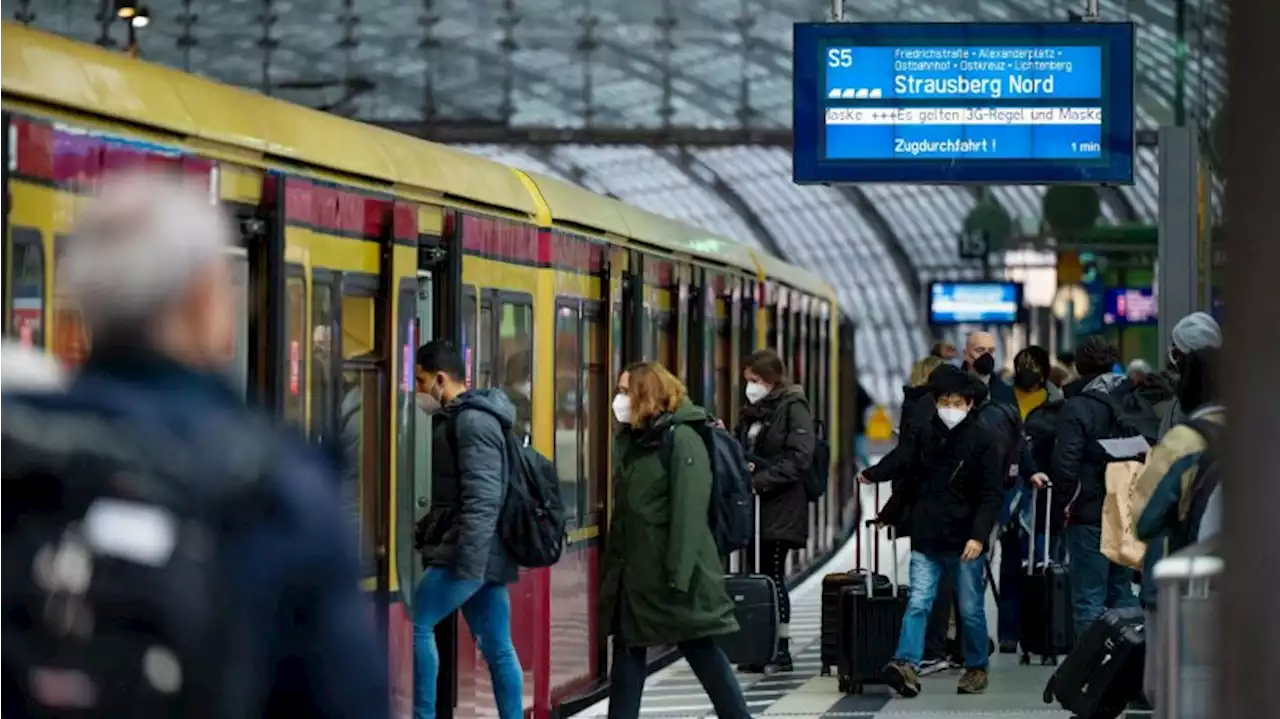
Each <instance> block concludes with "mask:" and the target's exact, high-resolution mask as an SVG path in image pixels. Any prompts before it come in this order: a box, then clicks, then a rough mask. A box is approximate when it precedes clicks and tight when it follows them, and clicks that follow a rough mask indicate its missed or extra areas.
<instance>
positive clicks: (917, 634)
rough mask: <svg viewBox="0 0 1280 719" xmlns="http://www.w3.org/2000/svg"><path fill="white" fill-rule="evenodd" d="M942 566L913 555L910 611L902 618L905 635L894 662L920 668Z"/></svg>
mask: <svg viewBox="0 0 1280 719" xmlns="http://www.w3.org/2000/svg"><path fill="white" fill-rule="evenodd" d="M941 574H942V567H941V565H940V564H939V563H938V562H937V561H935V560H934V559H932V558H930V557H928V556H926V555H925V554H923V553H921V552H912V553H911V593H910V595H909V598H908V599H907V611H906V614H905V615H904V616H903V617H902V631H901V632H900V633H899V634H898V648H897V651H895V652H894V654H893V657H894V659H896V660H898V661H902V662H906V663H907V664H910V665H911V666H913V667H918V666H920V661H921V658H922V655H923V652H924V634H925V625H926V624H927V623H928V622H929V609H930V608H931V607H932V606H933V605H934V604H935V597H937V594H938V580H939V577H940V576H941Z"/></svg>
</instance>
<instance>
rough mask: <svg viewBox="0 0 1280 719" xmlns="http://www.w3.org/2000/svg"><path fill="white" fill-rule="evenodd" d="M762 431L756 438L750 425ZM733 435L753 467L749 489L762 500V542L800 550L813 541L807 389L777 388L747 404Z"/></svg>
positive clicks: (810, 421) (810, 423)
mask: <svg viewBox="0 0 1280 719" xmlns="http://www.w3.org/2000/svg"><path fill="white" fill-rule="evenodd" d="M756 423H760V425H761V427H760V431H759V433H758V434H757V435H756V436H755V438H754V439H752V438H751V437H750V436H749V435H750V429H751V427H752V425H754V424H756ZM734 435H735V436H736V437H737V438H738V441H739V442H741V443H742V446H743V447H744V448H745V449H746V453H747V459H748V461H750V462H753V463H754V464H755V473H754V475H753V476H752V478H751V486H752V488H753V489H755V491H756V494H757V495H759V497H760V537H761V539H767V540H772V541H780V542H788V543H790V544H792V545H795V546H796V547H800V546H804V544H805V542H807V541H808V540H809V497H808V495H807V494H806V490H805V478H806V476H808V474H809V468H810V465H811V464H812V463H813V447H814V434H813V414H812V413H811V412H810V411H809V402H808V400H806V399H805V396H804V390H802V389H801V388H799V387H778V388H775V389H774V390H773V391H772V392H770V393H769V395H768V396H767V397H765V398H764V399H762V400H760V402H759V403H758V404H754V405H747V406H746V407H745V408H744V409H743V410H742V415H741V416H740V417H739V419H738V427H737V429H736V430H735V431H734Z"/></svg>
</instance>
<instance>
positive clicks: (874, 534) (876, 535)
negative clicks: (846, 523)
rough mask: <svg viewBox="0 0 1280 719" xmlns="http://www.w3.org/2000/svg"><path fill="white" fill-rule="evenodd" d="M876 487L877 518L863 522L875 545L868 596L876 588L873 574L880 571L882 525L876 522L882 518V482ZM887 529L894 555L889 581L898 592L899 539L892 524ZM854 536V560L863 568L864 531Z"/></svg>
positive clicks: (869, 575) (859, 567)
mask: <svg viewBox="0 0 1280 719" xmlns="http://www.w3.org/2000/svg"><path fill="white" fill-rule="evenodd" d="M875 488H876V489H875V499H874V500H873V501H874V502H875V505H876V516H875V518H873V519H868V520H866V521H865V522H864V523H863V524H864V526H865V527H866V528H867V529H870V530H871V544H872V547H873V549H872V550H871V571H870V572H867V573H866V576H865V579H866V582H867V596H871V593H872V591H873V589H874V583H873V581H872V580H873V575H876V574H879V573H880V526H879V525H878V524H877V523H876V520H878V519H879V518H880V484H879V483H877V484H876V485H875ZM885 529H886V530H887V531H888V532H889V552H890V553H891V554H892V555H893V575H892V576H891V577H890V578H889V583H890V585H892V588H893V592H894V593H897V591H898V547H897V545H896V544H895V541H896V540H897V531H896V530H895V529H894V528H893V527H892V526H889V527H886V528H885ZM854 536H855V537H856V540H855V542H854V553H855V554H856V559H855V560H854V561H856V562H857V566H856V567H855V569H862V532H861V531H858V532H857V533H855V535H854Z"/></svg>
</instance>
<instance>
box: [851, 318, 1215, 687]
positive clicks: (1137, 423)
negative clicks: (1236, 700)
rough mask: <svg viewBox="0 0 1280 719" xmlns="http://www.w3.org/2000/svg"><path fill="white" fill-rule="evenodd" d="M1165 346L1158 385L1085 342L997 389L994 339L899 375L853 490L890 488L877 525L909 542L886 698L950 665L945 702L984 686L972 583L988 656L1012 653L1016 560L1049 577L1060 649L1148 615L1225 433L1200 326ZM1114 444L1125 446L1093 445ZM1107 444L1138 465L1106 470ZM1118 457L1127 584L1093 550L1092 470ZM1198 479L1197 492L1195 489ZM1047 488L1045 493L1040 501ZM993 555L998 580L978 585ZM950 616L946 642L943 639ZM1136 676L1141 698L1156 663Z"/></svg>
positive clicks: (1026, 358) (1205, 498) (1210, 494)
mask: <svg viewBox="0 0 1280 719" xmlns="http://www.w3.org/2000/svg"><path fill="white" fill-rule="evenodd" d="M1171 342H1172V348H1171V349H1170V352H1169V356H1168V361H1167V362H1166V363H1165V366H1164V367H1162V368H1161V369H1160V370H1159V371H1156V370H1154V369H1153V368H1152V367H1151V366H1150V365H1149V364H1148V363H1146V362H1144V361H1141V360H1138V361H1133V362H1130V363H1129V365H1128V367H1127V368H1126V367H1122V366H1121V365H1120V354H1119V351H1118V350H1117V348H1116V347H1115V346H1114V345H1113V344H1111V343H1110V342H1108V341H1107V340H1106V339H1105V338H1104V337H1102V336H1097V335H1095V336H1088V337H1085V338H1084V339H1083V340H1082V341H1081V343H1080V344H1079V346H1078V347H1076V348H1075V350H1074V351H1073V352H1070V353H1063V354H1061V355H1059V356H1058V361H1057V362H1056V363H1055V362H1053V361H1052V359H1051V355H1050V353H1049V352H1048V351H1047V350H1045V349H1044V348H1041V347H1036V346H1031V347H1026V348H1024V349H1022V350H1021V351H1019V352H1018V353H1017V354H1016V355H1015V356H1014V358H1013V360H1012V362H1011V370H1012V371H1011V372H1010V373H1008V374H1009V377H1010V381H1009V382H1008V383H1006V382H1005V381H1004V379H1002V378H1001V377H999V376H997V373H996V372H994V371H993V370H994V368H995V366H996V362H995V353H996V346H995V341H994V338H992V336H991V335H990V334H988V333H985V332H974V333H972V334H970V335H969V336H968V338H967V341H966V343H965V347H964V349H963V350H962V351H957V349H956V348H955V347H954V346H953V345H951V344H950V343H946V342H940V343H938V344H936V345H935V346H934V347H933V348H932V351H931V352H930V355H929V356H928V357H926V358H924V359H922V360H920V361H919V362H917V363H916V365H915V366H914V367H913V368H912V371H911V382H910V385H909V386H908V387H906V388H904V391H903V404H902V413H901V420H900V424H899V440H898V444H897V446H896V447H894V448H893V449H892V450H891V451H890V452H889V453H888V454H886V455H885V456H884V457H883V458H882V459H881V461H880V462H879V463H878V464H877V465H876V466H874V467H871V468H869V469H867V470H866V471H864V472H863V473H862V474H861V476H860V480H861V481H863V482H867V483H876V482H890V483H892V487H893V493H892V496H891V497H890V499H889V501H888V502H886V503H885V505H884V507H882V508H881V510H880V514H879V518H878V521H879V522H880V523H882V524H887V525H893V526H895V527H897V528H898V536H899V537H900V538H901V537H908V538H909V539H910V542H911V550H912V551H911V574H910V594H909V600H908V605H907V609H906V614H905V617H904V620H903V626H902V631H901V635H900V637H899V642H898V647H897V651H896V652H895V654H894V658H893V660H892V661H891V662H890V663H889V665H888V666H887V667H886V668H885V677H884V678H885V680H886V681H887V682H888V683H889V684H890V685H891V686H892V687H893V688H894V689H895V690H896V691H897V692H898V693H900V694H901V695H903V696H906V697H912V696H915V695H916V694H918V693H919V692H920V689H921V683H920V676H921V675H922V674H925V673H929V672H931V671H937V670H938V669H940V668H945V667H947V666H951V665H959V666H960V667H963V669H964V673H963V674H962V675H961V677H960V680H959V686H958V691H959V692H960V693H962V694H972V693H980V692H982V691H983V690H984V689H985V688H986V686H987V680H988V677H987V669H988V655H989V649H988V646H989V645H988V644H987V642H988V637H987V624H986V618H985V613H984V612H985V610H984V601H983V597H984V594H985V584H984V581H991V582H994V583H995V584H996V585H997V591H998V595H997V596H998V598H999V602H998V607H999V618H998V622H997V628H998V629H997V635H998V636H997V643H996V646H998V650H999V651H1000V652H1002V653H1016V652H1017V651H1018V650H1019V639H1020V633H1021V631H1022V627H1023V621H1024V618H1023V617H1022V597H1021V595H1020V589H1021V586H1022V583H1021V581H1020V579H1021V577H1020V576H1019V575H1020V574H1022V573H1024V572H1025V570H1026V567H1027V563H1028V562H1032V561H1037V560H1036V559H1034V558H1033V557H1031V556H1029V553H1028V549H1029V548H1034V551H1035V555H1036V556H1037V557H1041V558H1043V557H1046V556H1052V557H1054V558H1055V559H1056V561H1060V562H1062V563H1064V564H1065V566H1066V567H1067V573H1068V576H1069V580H1070V586H1071V605H1072V606H1071V613H1072V618H1073V620H1074V627H1075V631H1076V635H1077V636H1080V635H1081V634H1082V633H1083V632H1084V631H1085V630H1086V629H1087V628H1088V627H1089V625H1090V624H1091V623H1093V622H1094V621H1095V620H1097V619H1098V618H1099V617H1100V616H1101V615H1102V614H1103V613H1104V612H1105V611H1107V610H1109V609H1116V608H1123V607H1136V606H1139V605H1141V606H1143V607H1144V608H1145V609H1146V610H1147V612H1148V613H1152V614H1153V613H1154V612H1155V611H1156V605H1155V594H1154V586H1153V582H1152V579H1151V571H1150V570H1151V567H1152V566H1153V565H1154V563H1155V562H1156V561H1157V560H1158V559H1159V558H1160V557H1161V556H1163V553H1164V551H1165V550H1166V548H1169V549H1177V548H1179V547H1181V546H1185V545H1186V544H1188V543H1190V542H1192V541H1194V540H1195V539H1196V538H1197V537H1205V536H1212V534H1213V533H1215V532H1216V531H1217V528H1218V526H1219V522H1220V507H1221V497H1220V495H1221V491H1222V490H1221V487H1220V486H1219V485H1218V484H1217V481H1216V468H1213V469H1206V467H1210V466H1212V462H1213V460H1212V459H1210V457H1211V456H1214V455H1212V448H1213V446H1214V443H1215V441H1216V435H1217V434H1218V430H1219V429H1220V428H1221V427H1222V426H1224V424H1225V421H1226V413H1225V408H1224V407H1223V405H1222V403H1221V396H1220V394H1219V386H1220V380H1219V379H1218V374H1219V372H1220V369H1219V367H1220V359H1219V349H1218V348H1219V347H1220V345H1221V344H1222V335H1221V330H1220V329H1219V327H1218V325H1217V323H1216V322H1215V321H1214V320H1213V319H1212V318H1211V317H1210V316H1208V315H1206V314H1204V313H1199V312H1197V313H1194V314H1191V315H1189V316H1187V317H1185V318H1183V319H1182V320H1181V321H1179V322H1178V323H1177V324H1176V325H1175V327H1174V328H1173V331H1172V336H1171ZM1125 438H1134V439H1141V440H1142V441H1141V443H1139V444H1137V445H1133V444H1123V443H1111V442H1110V440H1123V439H1125ZM1116 447H1146V448H1147V450H1140V451H1136V452H1134V454H1135V455H1136V457H1127V456H1126V457H1122V456H1117V455H1116V454H1115V452H1117V451H1119V450H1116V449H1114V448H1116ZM1126 451H1127V450H1126ZM1122 454H1123V453H1122ZM1135 458H1136V459H1138V460H1140V461H1142V462H1144V464H1143V465H1142V467H1143V468H1142V471H1141V474H1140V476H1139V477H1138V478H1137V480H1136V482H1135V483H1134V486H1133V491H1132V493H1131V496H1132V502H1133V508H1134V516H1135V517H1138V519H1137V521H1136V523H1135V526H1133V527H1125V528H1123V529H1124V531H1126V532H1130V533H1133V534H1135V535H1136V536H1137V537H1138V538H1139V539H1141V540H1142V541H1145V542H1147V547H1148V550H1147V553H1146V556H1145V570H1146V571H1143V572H1142V573H1141V576H1139V573H1137V572H1135V571H1134V570H1133V569H1132V568H1130V567H1128V566H1124V565H1122V564H1119V563H1117V562H1116V561H1113V560H1112V559H1110V558H1109V557H1108V555H1107V554H1104V550H1103V547H1102V543H1103V539H1102V538H1103V533H1104V530H1103V504H1104V500H1105V499H1106V497H1107V492H1108V487H1107V479H1106V477H1107V472H1108V466H1109V465H1111V464H1112V463H1113V462H1116V461H1119V460H1121V459H1135ZM1209 473H1213V474H1214V475H1215V477H1214V479H1213V481H1212V483H1210V484H1206V481H1205V479H1204V477H1205V476H1207V475H1208V474H1209ZM1197 477H1199V481H1198V480H1197ZM1047 487H1051V488H1052V490H1053V491H1052V492H1045V491H1040V490H1042V489H1045V488H1047ZM1205 487H1207V488H1205ZM1033 517H1037V518H1039V522H1037V524H1039V526H1038V527H1037V526H1033V519H1032V518H1033ZM1046 517H1047V518H1048V526H1049V528H1050V531H1049V532H1048V536H1049V537H1050V539H1051V541H1050V543H1049V546H1045V533H1044V530H1043V527H1044V524H1043V522H1044V521H1045V520H1044V518H1046ZM993 544H997V545H998V546H999V547H1000V572H999V577H994V576H991V573H990V571H989V570H988V571H987V573H986V574H985V575H984V566H985V567H988V568H989V567H990V562H989V560H988V555H989V554H990V553H991V550H992V549H993V547H992V546H991V545H993ZM1040 561H1043V559H1041V560H1040ZM953 612H954V616H955V617H956V618H957V619H958V621H957V622H956V627H955V634H956V637H955V639H954V640H951V641H950V642H948V641H945V637H946V633H947V631H948V626H949V623H950V620H951V618H952V616H953ZM1044 619H1045V621H1048V618H1047V617H1046V618H1044ZM1152 626H1154V624H1152ZM1155 644H1156V642H1155V641H1151V640H1149V644H1148V652H1149V656H1157V657H1158V656H1159V652H1158V648H1156V647H1155V646H1154V645H1155ZM993 648H994V647H993ZM1146 666H1147V672H1148V677H1147V679H1146V682H1147V684H1148V687H1149V686H1150V684H1151V682H1152V677H1153V676H1155V672H1157V671H1159V670H1158V661H1156V660H1152V661H1148V663H1147V665H1146Z"/></svg>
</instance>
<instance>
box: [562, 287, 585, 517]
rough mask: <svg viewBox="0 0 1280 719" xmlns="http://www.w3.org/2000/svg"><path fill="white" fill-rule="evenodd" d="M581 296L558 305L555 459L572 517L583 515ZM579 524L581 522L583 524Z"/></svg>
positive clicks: (563, 492) (569, 514)
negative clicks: (580, 493) (580, 487)
mask: <svg viewBox="0 0 1280 719" xmlns="http://www.w3.org/2000/svg"><path fill="white" fill-rule="evenodd" d="M579 306H580V305H579V302H578V300H561V301H560V302H559V303H558V305H557V307H556V348H555V363H556V364H555V367H556V410H555V411H556V425H555V426H556V429H555V435H556V436H555V463H556V474H557V475H559V477H560V496H561V497H564V498H565V501H566V502H573V503H574V505H575V506H574V507H573V508H569V509H568V516H569V517H570V518H571V520H581V519H582V515H583V513H584V512H583V503H582V501H581V500H582V498H581V497H580V496H579V491H580V490H579V484H580V481H579V480H580V477H581V470H582V467H581V462H582V431H581V430H582V416H581V415H582V401H581V400H582V354H583V353H582V314H581V310H580V309H579ZM578 526H581V525H580V524H579V525H578Z"/></svg>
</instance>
